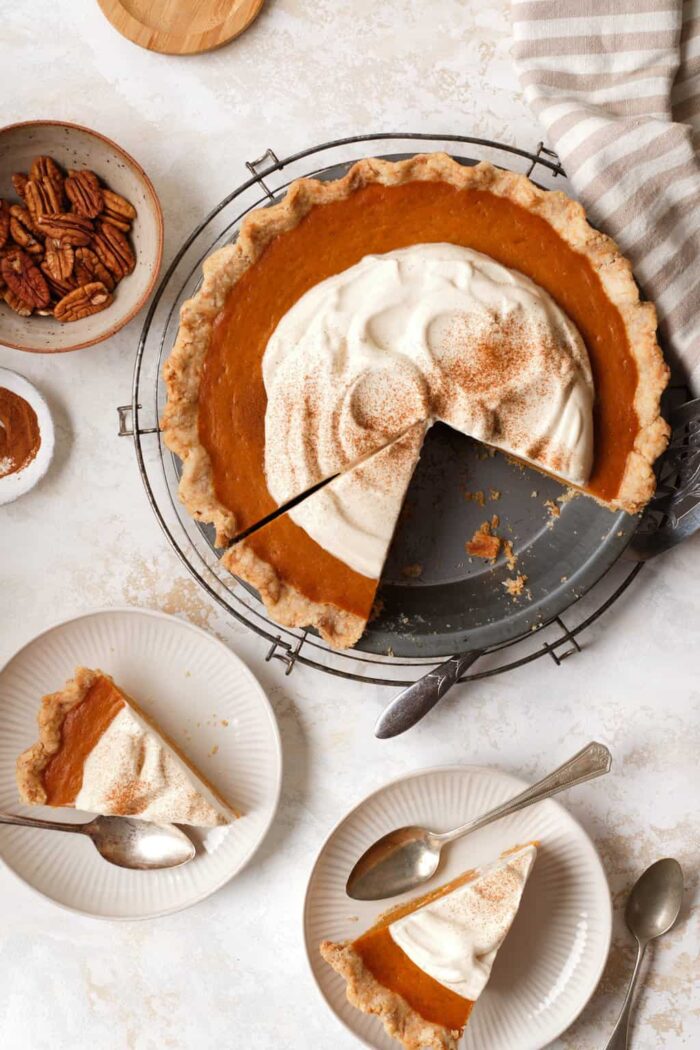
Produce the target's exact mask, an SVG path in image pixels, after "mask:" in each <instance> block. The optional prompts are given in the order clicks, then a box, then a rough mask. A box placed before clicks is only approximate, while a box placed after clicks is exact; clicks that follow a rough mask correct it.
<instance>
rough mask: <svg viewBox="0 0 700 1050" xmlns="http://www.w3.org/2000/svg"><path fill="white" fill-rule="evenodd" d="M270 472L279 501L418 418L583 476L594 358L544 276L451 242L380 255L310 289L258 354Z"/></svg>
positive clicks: (559, 472) (555, 470)
mask: <svg viewBox="0 0 700 1050" xmlns="http://www.w3.org/2000/svg"><path fill="white" fill-rule="evenodd" d="M263 378H264V382H265V389H266V393H267V399H268V402H267V411H266V417H265V473H266V479H267V484H268V488H269V491H270V493H271V495H272V496H273V498H274V499H275V500H276V501H277V502H278V503H282V502H283V501H285V500H287V499H289V498H291V497H292V496H294V495H297V494H298V493H300V492H302V491H304V489H305V488H308V487H310V486H311V485H313V484H315V483H316V482H317V481H319V480H321V479H322V478H323V477H327V476H329V475H331V474H333V473H335V472H336V471H338V470H343V469H345V468H347V467H348V466H349V465H351V464H352V463H354V462H356V461H357V460H358V459H360V458H361V457H363V456H365V455H367V454H368V453H369V452H372V451H373V450H376V449H377V448H379V447H381V446H382V445H383V444H386V443H387V441H389V440H390V439H391V438H392V437H393V436H395V435H398V434H400V433H403V432H404V431H405V430H406V429H407V428H408V427H409V426H410V425H411V424H412V423H414V422H417V421H419V420H426V421H427V422H432V421H433V420H435V419H440V420H443V421H444V422H446V423H448V424H449V425H451V426H452V427H454V428H455V429H457V430H459V431H462V432H463V433H465V434H468V435H469V436H471V437H474V438H476V439H478V440H480V441H484V442H486V443H488V444H490V445H493V446H495V447H496V448H499V449H502V450H503V451H506V452H509V453H512V454H513V455H516V456H518V457H520V458H521V459H523V460H526V461H529V462H532V463H533V464H535V465H537V466H539V467H541V468H543V469H544V470H547V471H549V472H550V473H552V474H554V475H556V476H557V477H559V478H561V479H563V480H564V481H568V482H570V483H572V484H575V485H583V484H585V483H586V481H587V480H588V477H589V474H590V471H591V466H592V462H593V411H592V410H593V398H594V387H593V379H592V375H591V368H590V364H589V361H588V354H587V352H586V349H585V346H584V344H583V341H582V339H581V337H580V335H579V333H578V331H577V330H576V328H575V327H574V325H573V324H572V322H571V321H570V320H569V319H568V317H567V316H566V315H565V314H564V313H563V312H562V310H560V309H559V307H558V306H557V305H556V303H555V302H554V300H553V299H552V298H551V297H550V296H549V295H548V294H547V293H546V292H545V291H544V290H543V289H542V288H540V287H539V286H538V285H536V284H534V283H533V282H532V281H530V280H529V279H528V278H527V277H525V276H523V275H522V274H520V273H518V272H516V271H514V270H509V269H507V268H506V267H504V266H501V265H500V264H498V263H496V262H494V260H493V259H490V258H489V257H488V256H485V255H482V254H480V253H479V252H474V251H472V250H471V249H469V248H463V247H460V246H458V245H452V244H417V245H414V246H412V247H409V248H402V249H399V250H397V251H392V252H388V253H386V254H385V255H372V256H367V257H366V258H364V259H362V260H361V261H360V262H359V263H357V264H356V265H355V266H352V267H350V269H348V270H345V271H343V272H342V273H339V274H336V275H335V276H333V277H329V278H328V279H327V280H325V281H322V282H321V283H320V284H317V285H315V286H314V287H313V288H311V289H310V290H309V291H308V292H307V293H306V294H305V295H304V296H302V297H301V299H299V300H298V302H296V303H295V304H294V306H293V307H292V308H291V309H290V310H289V311H288V312H287V313H286V314H285V315H284V317H283V318H282V319H281V321H280V322H279V324H278V325H277V328H276V329H275V331H274V332H273V334H272V336H271V338H270V340H269V343H268V345H267V348H266V351H265V355H264V358H263Z"/></svg>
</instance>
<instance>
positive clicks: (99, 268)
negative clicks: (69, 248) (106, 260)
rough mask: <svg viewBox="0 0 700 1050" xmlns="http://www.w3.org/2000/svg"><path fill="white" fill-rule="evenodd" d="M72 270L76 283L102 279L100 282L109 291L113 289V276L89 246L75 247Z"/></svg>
mask: <svg viewBox="0 0 700 1050" xmlns="http://www.w3.org/2000/svg"><path fill="white" fill-rule="evenodd" d="M74 272H75V279H76V281H77V282H78V284H91V283H92V282H93V281H102V284H103V285H104V286H105V288H108V289H109V290H110V292H111V291H113V289H114V278H113V277H112V275H111V273H110V272H109V270H108V269H107V267H106V266H105V265H104V264H103V263H101V262H100V260H99V258H98V257H97V255H96V254H95V252H93V251H92V249H90V248H76V249H75V270H74Z"/></svg>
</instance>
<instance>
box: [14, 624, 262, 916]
mask: <svg viewBox="0 0 700 1050" xmlns="http://www.w3.org/2000/svg"><path fill="white" fill-rule="evenodd" d="M78 664H84V665H85V666H87V667H99V668H101V670H103V671H107V672H108V673H109V674H111V675H112V676H113V677H114V678H115V679H116V681H117V682H118V683H119V684H120V685H121V686H123V687H124V689H125V690H126V691H127V692H128V693H131V694H132V695H133V696H134V698H135V699H136V700H138V702H139V703H140V704H141V706H142V707H143V708H144V709H145V710H146V711H147V712H149V713H150V714H152V715H153V716H154V717H155V719H156V720H157V722H158V723H159V724H160V725H161V726H162V727H163V729H164V730H165V732H166V733H168V734H169V735H170V736H171V737H172V738H173V739H174V740H175V741H176V743H178V744H179V745H180V746H181V747H182V749H183V751H184V752H185V753H186V754H187V755H188V756H189V757H190V758H191V759H192V760H193V762H194V763H195V765H197V766H198V767H199V768H200V769H201V770H202V772H203V773H204V774H205V775H206V776H207V777H208V778H209V779H210V780H211V781H212V783H213V784H214V785H215V786H216V787H217V788H218V789H219V790H220V791H221V793H222V794H223V795H224V796H225V797H226V798H228V799H230V800H231V802H232V803H233V804H234V805H235V806H236V808H237V809H239V810H240V811H241V812H242V813H243V816H242V817H241V818H240V819H239V820H237V821H234V823H233V824H231V826H230V827H226V828H213V829H211V830H208V831H198V830H197V831H193V830H192V829H188V832H190V833H191V834H192V837H193V838H194V839H195V841H196V842H197V845H198V852H197V857H196V858H195V859H194V860H193V861H191V862H190V863H189V864H186V865H184V867H182V868H175V869H173V870H171V871H153V872H142V871H126V870H124V869H122V868H117V867H114V866H113V865H111V864H108V863H107V862H106V861H104V860H102V858H101V857H100V856H99V855H98V853H97V851H96V850H95V848H94V847H93V845H92V843H91V842H89V841H88V840H87V839H83V838H78V837H77V836H74V835H61V834H60V833H58V832H57V833H53V832H48V831H32V830H28V829H26V828H17V827H8V826H0V855H1V856H2V858H3V860H4V861H5V863H6V864H7V866H8V867H9V868H10V869H11V870H12V871H14V872H15V874H16V875H18V876H19V877H20V878H21V879H23V880H24V881H25V882H26V883H28V884H29V885H30V886H32V887H34V889H36V890H38V891H39V892H40V893H43V894H44V896H46V897H49V898H50V899H51V900H53V901H55V902H56V903H57V904H61V905H63V906H64V907H66V908H71V909H73V910H74V911H80V912H85V913H87V914H89V915H95V916H99V917H101V918H110V919H141V918H150V917H153V916H156V915H163V914H166V913H167V912H172V911H178V910H179V909H181V908H186V907H188V906H189V905H191V904H195V903H196V902H197V901H200V900H202V899H203V898H204V897H207V896H209V894H210V893H213V892H214V891H215V890H217V889H218V888H219V887H220V886H222V885H223V884H224V883H225V882H227V881H228V880H229V879H230V878H231V876H233V875H235V874H236V873H237V872H238V871H240V870H241V868H242V867H243V866H244V864H246V863H247V862H248V861H249V860H250V858H251V857H252V856H253V854H254V853H255V851H256V849H257V848H258V846H259V845H260V843H261V842H262V840H263V838H264V837H265V833H266V832H267V829H268V828H269V826H270V824H271V823H272V819H273V817H274V814H275V811H276V809H277V803H278V801H279V793H280V783H281V772H282V755H281V748H280V740H279V732H278V729H277V723H276V721H275V716H274V714H273V712H272V708H271V707H270V704H269V702H268V700H267V697H266V696H265V694H264V693H263V690H262V688H261V687H260V685H259V684H258V682H257V681H256V680H255V678H254V677H253V675H252V674H251V673H250V671H249V670H248V668H247V667H246V666H245V665H244V664H243V663H242V662H241V660H240V659H239V658H238V657H237V656H236V655H235V654H234V653H232V652H231V651H230V649H227V648H226V646H225V645H223V644H222V643H221V642H219V641H218V640H217V639H216V638H213V637H212V636H211V635H209V634H207V633H206V632H205V631H202V630H200V629H199V628H198V627H193V626H192V625H191V624H189V623H186V622H185V621H184V620H178V619H176V618H175V617H174V616H167V615H166V614H165V613H159V612H150V611H148V610H145V609H106V610H102V611H100V612H94V613H89V614H86V615H84V616H78V617H76V618H75V619H73V620H68V621H67V622H65V623H60V624H57V625H56V626H55V627H51V628H49V629H48V630H47V631H45V632H44V633H43V634H40V635H39V636H38V637H37V638H35V639H34V640H33V641H31V642H29V643H28V644H27V645H25V646H24V648H23V649H20V651H19V652H18V653H17V654H16V655H15V656H13V657H12V659H11V660H10V661H9V663H8V664H7V665H6V666H5V668H4V669H3V670H2V671H0V810H3V811H5V812H10V813H33V814H36V815H46V816H50V817H52V818H53V819H61V820H67V821H68V820H73V821H79V820H84V819H86V816H87V815H86V814H81V813H79V812H77V811H75V810H69V809H67V810H60V811H59V810H51V809H48V808H45V807H29V806H24V805H22V804H21V803H20V802H19V801H18V798H17V787H16V784H15V759H16V758H17V755H18V754H19V753H20V752H21V751H23V750H24V749H25V748H26V747H28V746H29V744H31V743H33V742H34V740H35V739H36V737H37V730H36V714H37V710H38V707H39V700H40V698H41V696H42V695H43V694H44V693H48V692H52V691H54V690H55V689H58V688H60V687H61V686H62V685H63V683H64V682H65V681H66V680H67V679H68V678H69V677H70V676H71V674H72V672H73V669H74V668H75V667H76V666H77V665H78ZM224 722H227V723H228V725H224Z"/></svg>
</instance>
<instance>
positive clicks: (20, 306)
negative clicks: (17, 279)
mask: <svg viewBox="0 0 700 1050" xmlns="http://www.w3.org/2000/svg"><path fill="white" fill-rule="evenodd" d="M0 297H1V298H2V299H4V301H5V302H6V303H7V305H8V306H9V308H10V309H11V310H14V311H15V313H16V314H19V315H20V317H31V315H32V313H33V312H34V311H33V309H32V307H31V306H30V305H29V303H25V301H24V299H20V297H19V296H18V295H15V293H14V292H13V291H12V289H11V288H5V289H4V290H3V291H2V292H0Z"/></svg>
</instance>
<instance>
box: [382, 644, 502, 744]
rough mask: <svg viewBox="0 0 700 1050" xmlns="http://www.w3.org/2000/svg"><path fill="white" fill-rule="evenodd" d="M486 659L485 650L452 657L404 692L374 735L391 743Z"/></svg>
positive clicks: (390, 704)
mask: <svg viewBox="0 0 700 1050" xmlns="http://www.w3.org/2000/svg"><path fill="white" fill-rule="evenodd" d="M482 655H483V652H482V650H480V649H472V650H470V651H469V652H466V653H460V654H459V655H458V656H451V657H450V658H449V660H445V661H444V663H441V664H440V665H439V666H438V667H434V668H433V670H432V671H428V673H427V674H424V675H423V677H422V678H419V679H418V681H416V682H413V684H412V685H409V686H407V687H406V688H405V689H402V690H401V692H400V693H398V694H397V696H395V697H394V699H393V700H391V701H390V703H388V704H387V706H386V707H385V708H384V710H383V711H382V713H381V715H380V716H379V718H378V719H377V722H376V725H375V727H374V735H375V736H376V737H379V739H380V740H388V739H389V738H390V737H392V736H399V735H400V734H401V733H405V732H406V730H407V729H411V727H412V726H414V725H415V724H416V722H420V720H421V718H425V716H426V715H427V714H428V712H429V711H432V709H433V708H434V707H435V705H436V704H437V703H438V702H439V701H440V700H442V698H443V696H444V695H445V693H447V692H448V691H449V690H450V689H451V688H452V686H453V685H456V683H457V682H458V681H459V680H460V678H461V677H462V675H463V674H464V672H465V671H466V670H467V669H468V668H469V667H471V665H472V664H473V663H474V662H475V661H476V660H478V659H479V657H480V656H482Z"/></svg>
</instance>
